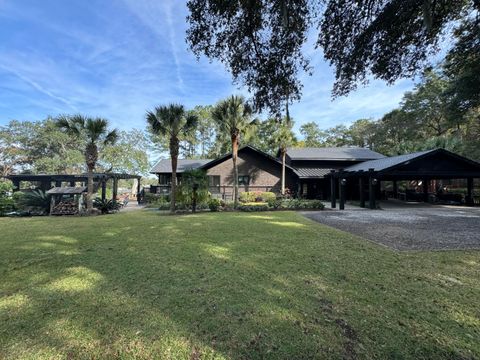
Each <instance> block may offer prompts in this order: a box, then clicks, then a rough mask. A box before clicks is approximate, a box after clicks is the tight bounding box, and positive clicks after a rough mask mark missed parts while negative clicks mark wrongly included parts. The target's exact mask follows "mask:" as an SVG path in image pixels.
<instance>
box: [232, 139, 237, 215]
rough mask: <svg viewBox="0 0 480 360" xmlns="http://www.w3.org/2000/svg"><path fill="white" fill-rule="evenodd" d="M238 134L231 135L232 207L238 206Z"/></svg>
mask: <svg viewBox="0 0 480 360" xmlns="http://www.w3.org/2000/svg"><path fill="white" fill-rule="evenodd" d="M237 156H238V136H237V135H232V161H233V207H234V209H236V208H237V207H238V167H237Z"/></svg>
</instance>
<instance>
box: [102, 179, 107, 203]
mask: <svg viewBox="0 0 480 360" xmlns="http://www.w3.org/2000/svg"><path fill="white" fill-rule="evenodd" d="M106 197H107V182H106V180H105V179H103V180H102V201H105V198H106Z"/></svg>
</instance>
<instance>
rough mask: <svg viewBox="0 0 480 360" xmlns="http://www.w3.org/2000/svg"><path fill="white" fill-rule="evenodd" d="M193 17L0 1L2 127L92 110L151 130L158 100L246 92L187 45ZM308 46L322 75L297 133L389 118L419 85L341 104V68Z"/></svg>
mask: <svg viewBox="0 0 480 360" xmlns="http://www.w3.org/2000/svg"><path fill="white" fill-rule="evenodd" d="M186 14H187V10H186V6H185V3H184V2H183V1H180V0H115V1H104V0H102V1H100V0H88V1H85V0H82V1H80V0H69V1H62V0H42V1H38V0H0V24H1V25H0V125H2V124H5V123H7V122H8V121H9V120H11V119H17V120H41V119H44V118H46V117H47V116H48V115H52V116H55V115H57V114H61V113H84V114H88V115H95V116H102V117H106V118H108V119H109V120H110V121H111V122H112V125H113V126H115V127H118V128H121V129H129V128H141V129H142V128H144V127H145V120H144V114H145V111H146V110H147V109H150V108H152V107H153V106H155V105H158V104H164V103H169V102H178V103H182V104H184V105H186V106H187V107H193V106H195V105H207V104H214V103H216V102H217V101H218V100H219V99H221V98H223V97H226V96H228V95H230V94H232V93H243V94H246V93H245V90H243V89H238V88H237V87H236V86H235V85H233V84H232V80H231V76H230V74H229V73H228V72H227V71H226V70H225V69H224V67H223V66H222V65H221V64H218V63H215V62H214V63H210V62H209V61H208V60H206V59H201V60H200V61H197V60H196V58H195V57H194V56H193V55H192V54H191V53H190V52H189V51H188V49H187V45H186V43H185V40H184V39H185V30H186V28H187V24H186V21H185V16H186ZM306 52H307V54H308V56H309V57H310V59H311V62H312V65H314V75H313V76H312V77H309V76H307V75H304V76H302V78H303V82H304V91H303V98H302V100H301V102H299V103H297V104H295V105H293V106H292V110H291V113H292V115H293V117H294V119H295V121H296V127H297V129H298V127H299V126H300V125H301V124H302V123H305V122H309V121H315V122H317V123H318V124H319V125H320V127H322V128H327V127H330V126H334V125H337V124H348V123H350V122H352V121H354V120H356V119H359V118H369V117H373V118H377V117H380V116H381V115H382V114H384V113H385V112H387V111H389V110H391V109H393V108H395V107H396V106H397V105H398V103H399V101H400V100H401V97H402V95H403V93H404V92H405V91H408V90H410V89H411V88H412V86H413V83H412V81H411V80H401V81H399V82H397V83H396V84H394V85H393V86H387V85H385V84H384V83H382V82H380V81H374V82H372V83H371V84H370V85H369V86H368V87H365V88H361V89H360V90H358V91H356V92H354V93H352V94H350V95H349V96H348V97H343V98H340V99H337V100H335V101H333V102H332V101H331V96H330V91H331V88H332V84H333V73H332V70H331V69H330V68H329V67H328V65H327V64H326V63H325V62H324V60H323V58H322V56H321V53H320V52H319V51H318V50H314V49H313V47H312V46H310V45H307V46H306Z"/></svg>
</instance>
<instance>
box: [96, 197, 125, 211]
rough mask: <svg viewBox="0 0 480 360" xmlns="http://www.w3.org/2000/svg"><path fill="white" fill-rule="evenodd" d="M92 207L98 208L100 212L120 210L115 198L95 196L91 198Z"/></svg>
mask: <svg viewBox="0 0 480 360" xmlns="http://www.w3.org/2000/svg"><path fill="white" fill-rule="evenodd" d="M93 207H94V208H95V209H98V210H100V212H101V213H102V214H109V213H113V212H116V211H118V210H120V208H121V207H122V205H121V204H120V203H119V202H118V201H117V200H107V199H105V200H102V199H101V198H96V199H95V200H93Z"/></svg>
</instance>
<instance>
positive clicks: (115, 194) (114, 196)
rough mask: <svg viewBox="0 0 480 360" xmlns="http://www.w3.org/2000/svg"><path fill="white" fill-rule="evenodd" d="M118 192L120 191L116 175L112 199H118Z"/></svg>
mask: <svg viewBox="0 0 480 360" xmlns="http://www.w3.org/2000/svg"><path fill="white" fill-rule="evenodd" d="M117 192H118V179H117V178H116V177H114V178H113V190H112V200H117Z"/></svg>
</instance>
